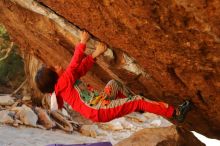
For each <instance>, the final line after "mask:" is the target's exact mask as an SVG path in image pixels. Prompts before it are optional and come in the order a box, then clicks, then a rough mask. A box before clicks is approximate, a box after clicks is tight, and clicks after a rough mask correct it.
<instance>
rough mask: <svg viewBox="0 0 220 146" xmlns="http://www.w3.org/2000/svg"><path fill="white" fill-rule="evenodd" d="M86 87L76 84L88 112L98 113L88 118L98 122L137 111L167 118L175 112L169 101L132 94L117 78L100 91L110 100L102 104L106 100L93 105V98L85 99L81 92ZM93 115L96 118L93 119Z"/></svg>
mask: <svg viewBox="0 0 220 146" xmlns="http://www.w3.org/2000/svg"><path fill="white" fill-rule="evenodd" d="M84 87H85V86H81V87H80V86H76V88H77V90H78V92H79V93H80V98H81V101H82V102H83V103H84V105H85V106H88V107H89V108H88V107H87V110H91V111H88V112H90V113H91V114H96V115H91V116H90V117H87V118H90V119H91V120H93V121H96V122H107V121H110V120H112V119H115V118H118V117H122V116H124V115H127V114H129V113H132V112H135V111H144V112H150V113H154V114H157V115H161V116H163V117H166V118H171V117H172V115H173V112H174V107H173V106H171V105H168V104H167V103H164V102H156V101H151V100H149V99H147V98H145V97H143V96H140V95H132V94H131V93H130V92H129V90H128V89H127V88H126V87H125V86H124V85H122V84H121V83H120V82H118V81H116V80H111V81H109V82H108V84H107V85H106V87H105V88H104V91H103V92H101V93H99V95H101V96H103V97H104V98H105V101H106V100H107V101H109V102H108V103H107V104H102V102H103V101H104V100H100V102H99V103H97V104H96V105H92V106H91V104H90V101H91V100H92V99H91V100H87V101H85V100H84V97H83V94H81V93H82V92H83V91H85V88H84ZM88 92H90V93H88V94H87V95H90V94H91V95H94V93H92V92H93V91H88ZM91 98H94V97H91ZM82 113H83V112H82ZM92 117H96V118H94V119H93V118H92Z"/></svg>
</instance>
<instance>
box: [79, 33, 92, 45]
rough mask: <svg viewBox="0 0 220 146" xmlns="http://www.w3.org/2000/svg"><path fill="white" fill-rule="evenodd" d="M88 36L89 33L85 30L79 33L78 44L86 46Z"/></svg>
mask: <svg viewBox="0 0 220 146" xmlns="http://www.w3.org/2000/svg"><path fill="white" fill-rule="evenodd" d="M89 38H90V36H89V33H88V32H86V31H85V30H84V31H82V32H81V40H80V43H83V44H86V43H87V42H88V40H89Z"/></svg>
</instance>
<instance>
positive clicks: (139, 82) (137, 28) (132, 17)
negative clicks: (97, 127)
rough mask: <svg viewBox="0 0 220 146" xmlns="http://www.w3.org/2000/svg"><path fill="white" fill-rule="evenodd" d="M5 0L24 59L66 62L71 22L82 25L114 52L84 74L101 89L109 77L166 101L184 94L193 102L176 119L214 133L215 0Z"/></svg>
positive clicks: (218, 118)
mask: <svg viewBox="0 0 220 146" xmlns="http://www.w3.org/2000/svg"><path fill="white" fill-rule="evenodd" d="M11 1H13V2H14V3H12V2H11ZM11 1H9V0H8V1H6V0H0V8H1V9H0V14H1V15H0V23H3V24H4V25H5V26H6V28H7V29H8V31H9V33H10V35H11V37H12V39H13V40H14V41H15V42H16V43H18V44H19V45H20V47H21V48H20V52H21V53H22V54H24V56H27V55H29V56H30V57H28V59H29V60H31V59H30V58H33V57H32V56H34V57H35V58H37V59H39V60H41V61H42V62H44V63H47V64H48V65H56V64H60V65H62V66H63V67H66V66H67V65H68V62H69V61H70V59H71V56H72V53H73V49H72V48H73V46H74V45H76V43H77V42H78V41H79V40H78V39H79V35H78V34H79V30H78V28H81V29H86V30H87V31H88V32H90V34H92V35H93V36H94V37H95V38H96V40H97V39H98V40H100V41H103V42H105V43H106V44H108V45H109V47H110V48H111V49H110V50H112V51H113V55H114V56H113V58H110V59H105V58H102V57H101V58H99V59H98V60H97V64H96V65H95V66H94V68H93V70H92V71H91V72H90V73H88V74H87V75H86V76H85V77H84V78H83V80H84V81H86V82H88V83H90V84H91V85H93V86H94V87H95V88H96V89H98V90H101V89H102V88H103V87H104V85H105V83H107V81H108V80H110V79H112V78H115V79H118V80H120V81H121V82H123V83H124V84H126V85H127V86H128V87H129V88H130V89H131V90H132V91H133V92H135V93H136V94H140V93H142V94H143V95H144V96H146V97H148V98H151V99H153V100H163V101H166V102H168V103H169V104H173V105H177V104H179V103H181V102H182V101H183V100H184V99H190V100H191V101H192V102H193V103H194V108H193V111H192V112H191V113H190V114H189V116H188V117H187V121H186V122H185V123H184V124H183V125H182V126H184V127H186V128H188V129H189V130H194V131H197V132H199V133H202V134H204V135H206V136H209V137H213V138H218V139H220V126H219V123H220V111H219V109H220V25H219V24H220V15H219V14H220V2H219V1H218V0H213V1H203V0H199V1H197V0H191V1H190V0H178V1H176V0H173V1H171V0H167V1H163V0H159V1H155V0H148V1H147V0H140V1H133V0H118V1H116V0H102V1H93V0H84V1H81V0H75V1H67V0H56V1H51V0H38V2H39V3H38V2H37V1H34V0H11ZM53 11H54V12H55V13H53ZM74 25H75V26H77V27H75V26H74ZM88 47H89V48H90V49H92V48H93V47H94V40H93V41H91V42H90V43H89V46H88ZM28 59H26V60H28ZM29 65H32V64H31V63H30V62H29ZM32 70H36V68H33V65H32ZM30 75H31V77H32V78H30V79H33V76H34V75H35V74H34V72H30ZM32 84H33V82H32ZM33 86H34V84H33Z"/></svg>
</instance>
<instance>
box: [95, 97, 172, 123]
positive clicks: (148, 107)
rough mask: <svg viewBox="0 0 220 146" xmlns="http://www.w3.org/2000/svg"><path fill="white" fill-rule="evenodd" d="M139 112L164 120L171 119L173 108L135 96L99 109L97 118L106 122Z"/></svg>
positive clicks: (114, 101)
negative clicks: (160, 117) (159, 116)
mask: <svg viewBox="0 0 220 146" xmlns="http://www.w3.org/2000/svg"><path fill="white" fill-rule="evenodd" d="M140 110H142V111H144V112H150V113H154V114H157V115H161V116H164V117H166V118H171V117H172V115H173V113H174V107H173V106H170V105H168V104H166V103H164V102H155V101H151V100H148V99H146V98H144V97H142V96H139V95H136V96H134V97H132V98H120V99H116V100H112V101H111V102H110V103H109V104H108V105H106V106H101V107H99V111H98V117H99V121H100V122H107V121H110V120H112V119H114V118H118V117H122V116H124V115H127V114H129V113H132V112H134V111H140Z"/></svg>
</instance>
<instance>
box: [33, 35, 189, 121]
mask: <svg viewBox="0 0 220 146" xmlns="http://www.w3.org/2000/svg"><path fill="white" fill-rule="evenodd" d="M88 40H89V34H88V33H87V32H85V31H83V32H82V33H81V41H80V43H79V44H78V45H77V46H76V48H75V52H74V55H73V57H72V60H71V62H70V64H69V66H68V67H67V68H66V70H63V69H62V67H60V66H55V67H54V68H51V67H45V66H44V67H42V68H40V69H39V70H38V71H37V74H36V76H35V82H36V85H37V87H38V88H39V90H40V91H41V92H42V93H52V94H51V102H54V101H55V109H56V108H57V109H58V108H59V109H61V108H62V107H63V104H64V101H65V102H66V103H67V104H69V105H70V106H71V107H72V108H73V110H75V111H77V112H79V113H80V114H82V115H83V116H84V117H86V118H88V119H90V120H92V121H95V122H108V121H110V120H112V119H115V118H118V117H122V116H124V115H126V114H129V113H131V112H135V111H144V112H150V113H155V114H157V115H161V116H164V117H166V118H174V119H176V120H177V121H178V122H183V121H184V119H185V116H186V114H187V112H188V111H189V110H190V102H189V101H185V102H183V104H181V105H179V106H178V107H177V108H174V107H173V106H171V105H168V104H167V103H164V102H156V101H151V100H149V99H146V98H145V97H143V96H141V95H133V94H132V93H131V92H130V91H129V90H128V88H127V87H125V86H124V85H123V84H121V83H120V82H119V81H116V80H111V81H109V83H107V85H106V87H105V88H104V91H103V92H101V93H98V92H97V91H95V90H94V89H93V88H92V87H91V86H89V85H85V84H84V83H83V82H81V81H80V80H79V79H80V77H82V76H84V75H85V74H86V73H87V72H88V71H89V70H90V69H91V68H92V66H93V64H94V63H95V59H96V58H97V57H98V56H100V55H101V54H103V53H104V52H105V51H106V49H107V47H106V45H104V44H103V43H98V45H96V49H95V51H94V52H93V53H92V54H90V55H88V56H85V55H84V51H85V48H86V43H87V42H88ZM56 102H57V103H58V105H57V107H56ZM52 107H53V108H54V104H53V105H52Z"/></svg>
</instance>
